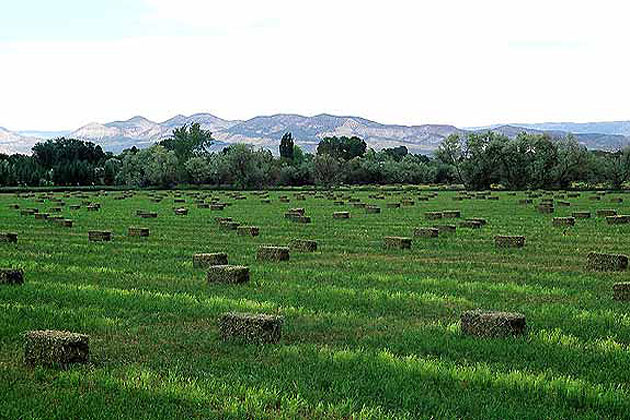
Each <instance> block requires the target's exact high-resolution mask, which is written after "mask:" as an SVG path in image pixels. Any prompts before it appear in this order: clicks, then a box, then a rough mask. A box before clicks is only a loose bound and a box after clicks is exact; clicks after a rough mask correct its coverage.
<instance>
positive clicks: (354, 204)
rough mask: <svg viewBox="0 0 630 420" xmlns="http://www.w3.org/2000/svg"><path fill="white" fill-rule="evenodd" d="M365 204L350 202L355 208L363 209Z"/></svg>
mask: <svg viewBox="0 0 630 420" xmlns="http://www.w3.org/2000/svg"><path fill="white" fill-rule="evenodd" d="M365 206H366V204H365V203H352V207H354V208H357V209H363V208H365Z"/></svg>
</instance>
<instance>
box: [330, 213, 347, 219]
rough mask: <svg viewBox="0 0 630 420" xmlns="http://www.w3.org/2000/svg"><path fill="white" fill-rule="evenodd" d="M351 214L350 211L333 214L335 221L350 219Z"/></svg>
mask: <svg viewBox="0 0 630 420" xmlns="http://www.w3.org/2000/svg"><path fill="white" fill-rule="evenodd" d="M349 218H350V212H349V211H336V212H334V213H333V219H349Z"/></svg>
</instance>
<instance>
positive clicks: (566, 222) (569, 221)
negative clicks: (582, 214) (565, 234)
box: [551, 217, 575, 226]
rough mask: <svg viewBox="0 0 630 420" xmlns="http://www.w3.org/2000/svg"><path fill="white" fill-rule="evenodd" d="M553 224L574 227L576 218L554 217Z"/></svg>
mask: <svg viewBox="0 0 630 420" xmlns="http://www.w3.org/2000/svg"><path fill="white" fill-rule="evenodd" d="M551 223H552V225H553V226H574V225H575V217H554V218H553V219H552V222H551Z"/></svg>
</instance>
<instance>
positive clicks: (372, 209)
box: [365, 206, 381, 214]
mask: <svg viewBox="0 0 630 420" xmlns="http://www.w3.org/2000/svg"><path fill="white" fill-rule="evenodd" d="M380 212H381V208H380V207H378V206H365V214H379V213H380Z"/></svg>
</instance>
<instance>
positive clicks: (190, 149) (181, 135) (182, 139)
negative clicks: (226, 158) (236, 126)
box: [159, 123, 214, 162]
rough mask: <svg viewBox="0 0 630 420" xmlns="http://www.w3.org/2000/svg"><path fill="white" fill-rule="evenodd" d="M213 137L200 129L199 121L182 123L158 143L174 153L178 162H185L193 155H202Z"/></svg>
mask: <svg viewBox="0 0 630 420" xmlns="http://www.w3.org/2000/svg"><path fill="white" fill-rule="evenodd" d="M213 141H214V139H213V138H212V133H211V132H210V131H208V130H202V129H201V126H200V125H199V123H192V124H191V125H190V126H188V125H183V126H182V127H180V128H176V129H175V130H173V135H172V136H171V137H169V138H168V139H165V140H162V141H161V142H160V143H159V144H160V146H163V147H164V148H165V149H166V150H169V151H172V152H174V153H175V156H176V157H177V159H179V161H180V162H186V161H187V160H188V159H190V158H191V157H193V156H204V155H207V153H208V148H209V147H210V146H211V145H212V143H213Z"/></svg>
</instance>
